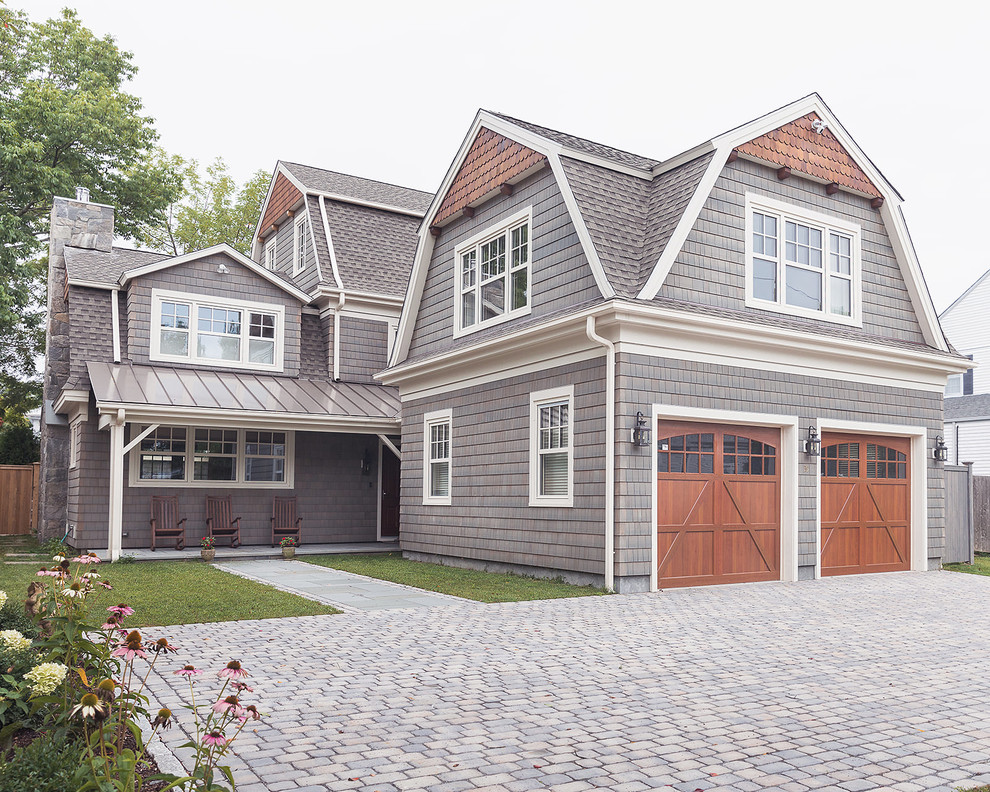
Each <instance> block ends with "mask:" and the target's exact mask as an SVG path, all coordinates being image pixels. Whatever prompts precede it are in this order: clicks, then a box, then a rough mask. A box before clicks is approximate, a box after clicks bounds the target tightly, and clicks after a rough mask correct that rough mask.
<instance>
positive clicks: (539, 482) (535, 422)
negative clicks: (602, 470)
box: [529, 386, 574, 506]
mask: <svg viewBox="0 0 990 792" xmlns="http://www.w3.org/2000/svg"><path fill="white" fill-rule="evenodd" d="M573 404H574V388H573V386H568V387H566V388H554V389H552V390H545V391H537V392H535V393H532V394H530V445H529V503H530V505H531V506H571V505H573V503H574V445H573V443H574V440H573V432H572V426H573V423H574V414H573Z"/></svg>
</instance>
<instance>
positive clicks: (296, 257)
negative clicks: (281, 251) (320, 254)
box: [292, 209, 309, 275]
mask: <svg viewBox="0 0 990 792" xmlns="http://www.w3.org/2000/svg"><path fill="white" fill-rule="evenodd" d="M301 212H302V213H301V214H300V215H299V217H297V218H296V223H295V225H294V226H293V231H292V274H293V275H298V274H299V273H300V272H302V271H303V270H304V269H306V244H307V242H308V237H309V220H308V218H307V217H306V211H305V209H303V210H301Z"/></svg>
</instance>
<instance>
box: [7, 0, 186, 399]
mask: <svg viewBox="0 0 990 792" xmlns="http://www.w3.org/2000/svg"><path fill="white" fill-rule="evenodd" d="M131 59H132V55H131V53H129V52H125V51H122V50H120V49H119V48H118V47H117V45H116V43H115V42H114V41H113V39H112V38H111V37H110V36H105V37H103V38H97V37H96V36H94V35H93V33H92V32H91V31H89V30H88V29H87V28H85V27H84V26H83V24H82V23H81V22H80V20H79V18H78V16H77V15H76V13H75V12H73V11H70V10H68V9H66V10H64V11H63V12H62V13H61V15H60V16H58V17H56V18H54V19H50V20H48V21H46V22H34V21H31V20H30V19H29V18H28V17H27V15H26V14H24V13H23V12H20V11H13V10H10V9H8V8H7V7H5V6H3V5H0V393H2V392H3V390H4V389H5V388H6V387H9V386H10V385H11V384H12V383H14V382H17V381H26V380H31V379H32V378H33V377H36V375H35V365H34V360H35V357H36V356H37V355H38V354H39V353H40V351H41V348H42V343H43V333H42V325H43V310H44V309H43V301H44V289H45V284H44V275H45V271H46V269H47V262H46V261H45V260H44V258H43V253H44V250H45V247H46V233H47V229H48V216H49V212H50V210H51V205H52V199H53V197H54V196H56V195H63V196H65V195H67V196H73V195H75V188H76V186H84V187H88V188H89V189H90V195H91V200H93V201H95V202H99V203H105V204H110V205H111V206H114V207H115V209H116V232H117V234H118V235H121V236H134V235H136V234H137V233H138V232H139V230H140V229H141V228H143V227H145V226H146V225H148V224H154V223H162V222H164V221H165V217H166V211H167V209H168V207H169V205H170V204H171V203H173V202H174V201H175V200H176V197H177V196H178V194H179V191H180V187H181V179H180V177H179V175H178V174H177V173H176V172H175V169H174V168H173V167H172V163H171V161H170V160H168V158H165V157H162V156H160V155H156V154H155V152H154V149H153V146H154V143H155V141H156V139H157V133H156V132H155V130H154V127H153V125H152V123H153V120H152V119H151V118H149V117H147V116H145V115H143V114H142V105H141V101H140V100H139V99H138V98H137V97H135V96H133V95H131V94H129V93H127V92H126V91H125V90H124V85H125V84H126V83H127V82H128V81H129V80H131V78H132V77H133V76H134V74H135V72H136V70H137V69H136V67H135V66H134V64H133V63H132V60H131Z"/></svg>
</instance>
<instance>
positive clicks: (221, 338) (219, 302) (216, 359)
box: [150, 289, 285, 371]
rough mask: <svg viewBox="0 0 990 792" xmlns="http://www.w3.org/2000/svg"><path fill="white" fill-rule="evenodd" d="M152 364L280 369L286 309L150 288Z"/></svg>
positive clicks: (277, 306) (279, 306)
mask: <svg viewBox="0 0 990 792" xmlns="http://www.w3.org/2000/svg"><path fill="white" fill-rule="evenodd" d="M151 299H152V311H151V313H152V334H151V355H150V357H151V360H161V361H166V362H174V363H205V364H208V365H215V366H230V367H232V368H251V369H262V370H268V371H281V370H282V347H283V328H284V326H285V307H284V306H281V305H265V304H261V303H248V302H242V301H240V300H237V301H234V300H223V299H218V298H213V297H207V296H205V295H195V294H182V293H179V292H167V291H162V290H159V289H154V290H152V298H151Z"/></svg>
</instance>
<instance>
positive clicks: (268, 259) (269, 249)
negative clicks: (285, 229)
mask: <svg viewBox="0 0 990 792" xmlns="http://www.w3.org/2000/svg"><path fill="white" fill-rule="evenodd" d="M277 238H278V234H272V238H271V239H269V240H268V241H267V242H266V243H265V252H264V255H263V256H262V262H263V263H264V265H265V267H266V268H267V269H270V270H274V269H275V266H276V264H275V252H276V247H275V245H276V242H277V241H278V239H277Z"/></svg>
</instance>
